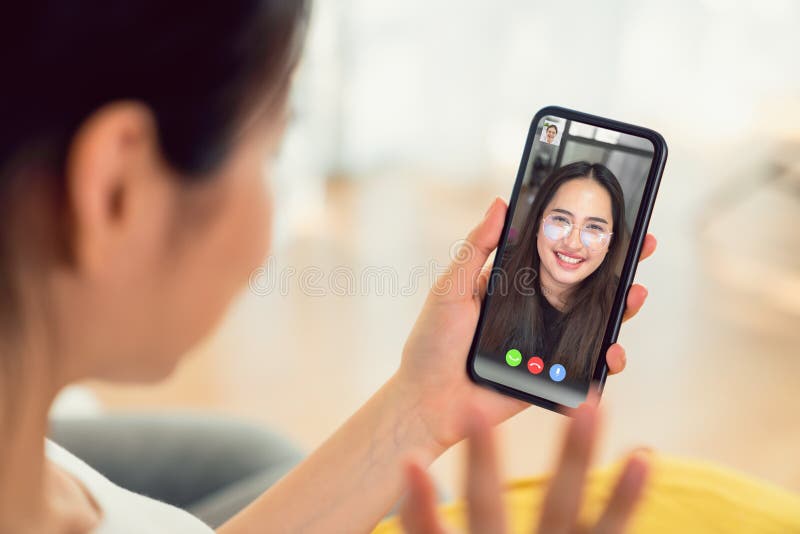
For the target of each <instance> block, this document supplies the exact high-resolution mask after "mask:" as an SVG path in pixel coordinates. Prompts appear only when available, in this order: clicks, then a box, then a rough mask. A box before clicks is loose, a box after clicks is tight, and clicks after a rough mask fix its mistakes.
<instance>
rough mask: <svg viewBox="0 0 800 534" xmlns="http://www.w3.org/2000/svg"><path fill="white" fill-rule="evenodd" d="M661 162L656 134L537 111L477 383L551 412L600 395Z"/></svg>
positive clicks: (494, 275)
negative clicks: (589, 395) (610, 348)
mask: <svg viewBox="0 0 800 534" xmlns="http://www.w3.org/2000/svg"><path fill="white" fill-rule="evenodd" d="M666 155H667V148H666V143H665V142H664V140H663V138H662V137H661V136H660V135H659V134H657V133H656V132H654V131H652V130H648V129H645V128H641V127H637V126H632V125H629V124H624V123H620V122H617V121H612V120H609V119H604V118H600V117H595V116H592V115H587V114H584V113H579V112H576V111H572V110H567V109H564V108H557V107H550V108H545V109H543V110H541V111H540V112H539V113H537V115H536V117H534V119H533V121H532V123H531V128H530V131H529V135H528V140H527V142H526V145H525V151H524V153H523V157H522V163H521V165H520V169H519V173H518V175H517V180H516V183H515V185H514V189H513V193H512V195H511V201H510V202H509V209H508V213H507V215H506V221H505V227H504V230H503V233H502V236H501V239H500V244H499V246H498V251H497V255H496V259H495V264H494V267H493V268H492V272H491V276H490V278H489V281H488V286H487V295H486V298H485V299H484V301H483V306H482V309H481V315H480V319H479V322H478V326H477V329H476V332H475V336H474V338H473V343H472V347H471V350H470V356H469V359H468V363H467V371H468V373H469V376H470V377H471V378H472V379H473V380H474V381H475V382H477V383H479V384H482V385H486V386H489V387H491V388H493V389H496V390H498V391H500V392H502V393H505V394H507V395H510V396H513V397H516V398H520V399H523V400H525V401H528V402H530V403H532V404H537V405H539V406H543V407H545V408H548V409H552V410H556V411H564V410H565V409H566V408H574V407H576V406H578V405H579V404H581V403H582V402H584V400H585V399H586V396H587V394H588V393H589V391H590V390H591V389H595V390H597V391H598V393H599V392H601V391H602V387H603V383H604V381H605V378H606V375H607V374H608V367H607V365H606V359H605V358H602V357H601V355H603V354H605V353H606V351H607V350H608V348H609V347H610V346H611V345H612V344H613V343H614V341H616V338H617V335H618V333H619V326H620V324H621V322H622V319H623V313H624V308H625V301H626V295H627V291H628V288H630V286H631V283H632V281H633V276H634V273H635V270H636V265H637V263H638V258H639V255H640V253H641V251H642V246H643V243H644V239H645V235H646V231H647V224H648V222H649V219H650V215H651V213H652V209H653V203H654V202H655V197H656V193H657V191H658V185H659V182H660V179H661V175H662V173H663V170H664V165H665V163H666Z"/></svg>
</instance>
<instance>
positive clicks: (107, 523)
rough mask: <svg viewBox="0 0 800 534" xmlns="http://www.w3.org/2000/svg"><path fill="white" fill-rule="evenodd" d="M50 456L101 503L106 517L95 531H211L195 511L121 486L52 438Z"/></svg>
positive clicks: (137, 533) (197, 533)
mask: <svg viewBox="0 0 800 534" xmlns="http://www.w3.org/2000/svg"><path fill="white" fill-rule="evenodd" d="M45 451H46V455H47V457H48V458H49V459H50V460H51V461H52V462H54V463H55V464H56V465H58V466H59V467H61V468H62V469H64V470H65V471H66V472H67V473H69V474H71V475H72V476H73V477H75V478H76V479H77V480H78V481H79V482H80V483H81V484H83V486H84V487H85V488H86V491H88V492H89V494H91V496H92V497H93V498H94V500H95V502H96V503H97V505H98V506H99V507H100V511H101V513H102V519H101V520H100V524H99V525H98V526H97V528H96V529H95V530H94V533H93V534H120V533H122V534H128V533H131V534H134V533H135V534H145V533H147V534H149V533H153V534H161V533H164V534H167V533H169V534H175V533H176V532H180V533H181V534H184V533H185V534H210V533H213V532H214V531H213V530H211V528H210V527H208V525H206V524H205V523H203V522H202V521H200V520H199V519H197V518H196V517H194V516H193V515H191V514H189V513H188V512H185V511H184V510H181V509H180V508H176V507H174V506H170V505H169V504H166V503H163V502H160V501H157V500H155V499H151V498H149V497H145V496H144V495H139V494H137V493H133V492H132V491H128V490H126V489H124V488H121V487H119V486H117V485H116V484H114V483H113V482H111V481H110V480H108V479H107V478H106V477H104V476H103V475H101V474H100V473H98V472H97V471H95V470H94V469H92V468H91V467H89V465H87V464H86V463H85V462H83V461H82V460H81V459H79V458H77V457H76V456H74V455H72V454H71V453H70V452H68V451H67V450H65V449H63V448H62V447H60V446H58V445H56V444H55V443H53V442H52V441H50V440H45Z"/></svg>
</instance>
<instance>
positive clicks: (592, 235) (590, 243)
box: [542, 213, 614, 252]
mask: <svg viewBox="0 0 800 534" xmlns="http://www.w3.org/2000/svg"><path fill="white" fill-rule="evenodd" d="M573 229H574V225H573V224H572V221H571V220H570V219H569V217H567V216H566V215H563V214H561V213H551V214H550V215H548V216H547V217H545V218H544V219H542V231H543V232H544V235H545V237H546V238H547V239H549V240H551V241H560V240H562V239H564V238H567V237H569V236H570V235H572V230H573ZM612 235H614V232H610V231H609V228H608V225H606V224H603V223H602V222H598V221H586V223H585V224H584V225H583V226H582V227H581V229H580V236H581V243H583V246H585V247H586V248H588V249H589V250H591V251H592V252H600V251H602V250H605V249H606V248H607V247H608V244H609V243H610V242H611V236H612Z"/></svg>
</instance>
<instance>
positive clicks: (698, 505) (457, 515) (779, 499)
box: [373, 454, 800, 534]
mask: <svg viewBox="0 0 800 534" xmlns="http://www.w3.org/2000/svg"><path fill="white" fill-rule="evenodd" d="M651 465H652V471H651V476H650V480H649V483H648V486H647V490H646V492H645V496H644V499H643V500H642V501H641V503H640V505H639V507H638V508H637V510H636V514H635V516H634V517H633V520H632V521H631V525H630V532H633V533H637V532H641V533H648V534H659V533H669V534H673V533H676V532H679V533H685V532H687V533H691V532H725V533H728V532H746V533H748V534H749V533H767V532H769V533H772V532H775V533H787V532H798V533H800V495H798V494H795V493H790V492H788V491H786V490H783V489H781V488H779V487H777V486H774V485H771V484H767V483H764V482H761V481H757V480H753V479H751V478H747V477H745V476H743V475H741V474H739V473H736V472H733V471H731V470H728V469H724V468H721V467H718V466H713V465H709V464H707V463H703V462H699V461H692V460H684V459H676V458H671V457H667V456H662V455H656V454H654V455H653V457H652V462H651ZM620 467H621V463H616V464H613V465H611V466H608V467H604V468H600V469H596V470H594V471H593V472H592V473H591V474H590V475H589V478H588V480H587V485H586V488H585V500H584V506H583V509H582V511H581V518H582V520H583V521H585V522H589V521H592V520H594V519H596V518H597V517H599V515H600V513H601V512H602V510H603V508H604V505H605V503H606V501H607V500H608V497H609V494H610V493H611V490H612V489H613V487H614V483H615V481H616V479H617V474H618V473H619V469H620ZM546 488H547V477H546V476H540V477H535V478H529V479H524V480H520V481H517V482H513V483H511V484H509V485H508V490H507V492H506V494H505V500H506V507H507V510H508V512H509V514H510V517H511V521H510V525H511V531H512V532H513V533H517V532H519V533H525V534H529V533H531V532H533V531H534V530H533V525H534V524H535V523H536V522H537V520H538V516H539V507H540V503H541V501H542V498H543V497H544V491H545V490H546ZM440 512H441V514H442V516H443V517H444V518H445V521H446V522H447V523H448V524H449V525H452V526H454V527H459V528H464V525H465V516H464V503H463V502H456V503H453V504H449V505H444V506H442V507H441V508H440ZM399 532H402V529H401V528H400V522H399V521H398V520H397V519H396V518H391V519H388V520H386V521H384V522H382V523H381V524H380V525H378V527H377V528H376V529H375V530H374V531H373V534H392V533H399Z"/></svg>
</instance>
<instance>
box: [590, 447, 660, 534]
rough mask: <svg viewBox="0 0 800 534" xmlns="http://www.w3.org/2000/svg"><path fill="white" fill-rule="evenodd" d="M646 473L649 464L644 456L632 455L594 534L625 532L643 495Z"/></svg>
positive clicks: (637, 453) (639, 453) (640, 453)
mask: <svg viewBox="0 0 800 534" xmlns="http://www.w3.org/2000/svg"><path fill="white" fill-rule="evenodd" d="M648 472H649V464H648V461H647V457H646V456H645V454H644V453H642V452H635V453H633V454H632V455H631V457H630V458H629V459H628V461H627V462H626V463H625V467H624V468H623V470H622V474H621V475H620V477H619V479H618V480H617V485H616V487H615V488H614V493H612V494H611V499H610V500H609V502H608V506H606V510H605V512H603V515H602V517H600V521H598V523H597V525H596V526H595V529H594V532H596V533H597V534H616V533H619V532H624V531H625V527H626V526H627V524H628V522H629V521H630V518H631V516H632V515H633V511H634V509H635V508H636V504H637V503H638V502H639V500H640V499H641V497H642V494H643V493H644V487H645V484H646V483H647V475H648Z"/></svg>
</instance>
